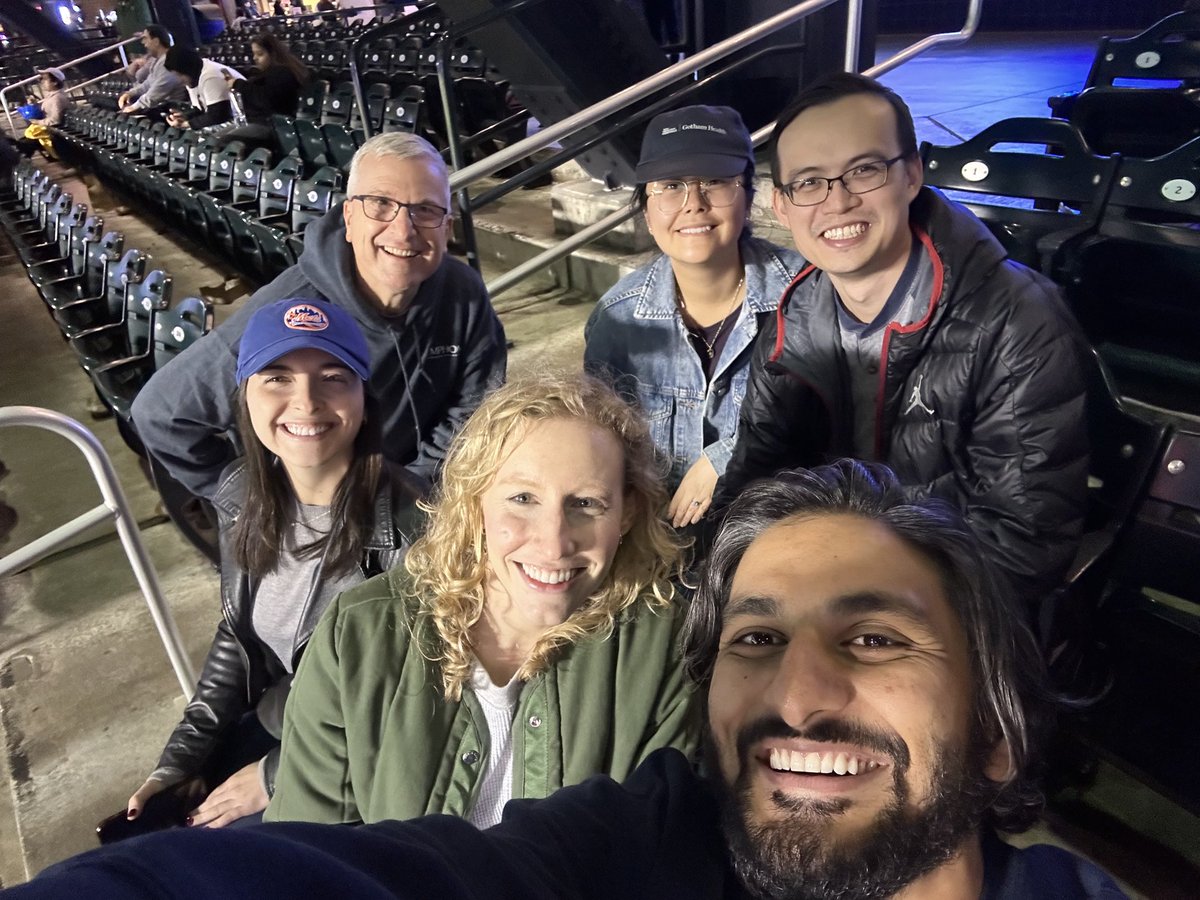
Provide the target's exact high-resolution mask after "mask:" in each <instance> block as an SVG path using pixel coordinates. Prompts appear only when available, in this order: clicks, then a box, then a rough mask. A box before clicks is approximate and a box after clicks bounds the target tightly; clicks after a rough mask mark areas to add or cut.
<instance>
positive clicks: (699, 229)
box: [679, 225, 713, 234]
mask: <svg viewBox="0 0 1200 900" xmlns="http://www.w3.org/2000/svg"><path fill="white" fill-rule="evenodd" d="M712 230H713V226H711V225H692V226H691V227H689V228H680V229H679V233H680V234H707V233H708V232H710V231H712Z"/></svg>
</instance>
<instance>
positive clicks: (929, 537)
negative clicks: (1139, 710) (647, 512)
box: [14, 461, 1125, 900]
mask: <svg viewBox="0 0 1200 900" xmlns="http://www.w3.org/2000/svg"><path fill="white" fill-rule="evenodd" d="M1012 599H1013V598H1012V596H1011V594H1008V593H1005V592H1003V591H1002V590H1001V589H1000V583H999V582H998V581H997V580H996V578H995V577H994V573H993V571H992V567H991V565H990V564H989V562H988V561H987V558H986V552H985V551H984V548H983V547H982V546H981V544H980V542H979V540H978V538H977V537H976V536H975V535H974V534H973V533H972V531H971V529H970V528H969V527H968V526H967V525H966V524H965V522H964V521H963V519H962V517H961V516H960V515H959V514H958V512H957V511H955V510H953V509H952V508H950V507H949V506H948V505H946V504H944V503H942V502H941V501H937V500H929V499H925V500H916V501H910V500H909V499H907V497H906V491H905V490H904V489H903V488H902V487H901V486H900V484H899V483H898V482H897V480H896V479H895V478H894V477H893V476H892V475H891V473H890V472H888V471H887V470H886V469H885V468H884V467H882V466H878V465H864V464H862V463H857V462H849V461H843V462H841V463H839V464H837V465H833V466H827V467H823V468H819V469H815V470H812V471H797V472H785V473H781V474H780V475H779V476H778V477H777V478H775V479H770V480H762V481H758V482H756V483H755V484H753V485H751V486H750V487H749V488H747V490H746V491H745V492H744V493H743V494H742V496H741V497H739V498H738V499H737V500H736V501H735V502H734V503H733V504H732V505H731V506H730V507H729V510H728V512H727V515H726V517H725V518H724V520H723V521H722V523H721V525H720V528H719V531H718V533H717V535H716V538H715V542H714V544H713V551H712V555H711V556H710V557H709V559H708V562H707V564H706V566H705V568H704V571H703V573H702V576H701V580H700V585H699V591H698V593H697V595H696V597H695V599H694V600H693V601H692V603H691V605H690V607H689V610H688V621H687V626H686V631H685V644H684V652H685V654H686V658H687V669H688V673H689V675H690V676H691V677H692V679H694V680H695V681H696V682H698V683H699V685H701V687H702V689H703V692H704V694H706V695H707V707H708V715H707V723H706V736H705V745H706V751H705V759H706V763H707V767H706V771H705V772H704V774H702V775H697V774H696V772H695V770H694V768H693V767H692V765H691V764H690V763H689V761H688V760H687V759H686V758H685V757H683V756H682V755H681V754H679V753H678V752H676V751H674V750H663V751H661V752H659V753H656V754H654V755H653V756H652V757H651V758H650V759H649V760H647V761H646V762H645V763H643V764H642V765H641V766H640V767H639V768H638V769H637V770H636V771H635V772H634V773H633V775H632V776H631V777H630V778H629V780H628V781H627V782H626V783H625V784H624V785H620V784H617V782H615V781H613V780H612V779H610V778H605V777H597V778H592V779H589V780H588V781H586V782H584V783H583V784H581V785H576V786H573V787H565V788H563V789H562V790H560V791H558V792H557V793H555V794H554V795H552V796H551V797H549V798H548V799H545V800H540V801H514V802H512V803H510V804H509V806H508V808H507V809H506V810H505V814H504V820H503V822H502V823H501V824H499V825H497V826H496V827H494V828H491V829H489V830H487V831H482V832H480V831H477V830H475V829H473V828H471V826H470V825H469V824H467V823H466V822H462V821H460V820H456V819H453V818H449V817H446V816H430V817H427V818H424V819H419V820H416V821H414V822H387V823H383V824H379V825H366V826H362V827H360V828H336V827H325V828H322V827H319V826H312V825H295V824H290V825H289V824H277V825H273V824H268V825H263V826H260V827H258V828H253V829H246V830H245V831H243V832H242V833H240V834H238V835H236V836H224V835H222V834H221V832H212V833H209V834H201V833H197V832H196V831H194V830H177V831H175V832H169V833H166V834H162V835H154V836H151V837H149V838H143V839H141V840H139V841H135V842H130V843H129V846H127V847H125V846H122V845H117V846H116V847H115V848H113V849H111V850H101V851H93V852H92V853H90V854H86V855H84V856H80V857H77V858H76V859H74V860H71V861H68V862H66V863H63V864H60V865H58V866H56V867H54V868H52V869H51V870H49V871H48V872H47V873H45V874H43V875H42V876H39V877H38V878H36V879H34V881H33V882H31V883H30V884H29V885H27V886H25V887H23V888H17V889H16V891H15V893H14V900H36V898H41V897H55V896H79V897H84V896H95V897H101V896H102V897H106V898H115V900H126V898H135V897H184V896H194V895H193V894H189V893H188V889H193V890H194V887H193V886H196V885H203V890H205V891H206V892H207V893H206V894H205V896H211V897H220V898H222V900H236V898H241V897H246V898H250V897H253V898H256V900H258V898H262V897H270V896H277V897H290V896H300V895H303V896H313V897H321V896H333V895H338V896H340V895H342V894H351V893H352V894H353V896H355V897H356V898H369V900H375V898H384V897H388V898H400V900H416V898H425V897H437V898H439V900H481V898H487V897H497V898H499V897H520V898H522V900H563V898H572V900H612V898H617V897H619V898H646V900H658V898H688V900H745V898H758V900H801V898H803V900H888V898H895V900H901V898H903V900H921V898H943V897H946V898H956V900H957V898H963V900H967V898H985V900H1085V898H1093V900H1119V898H1122V897H1125V894H1124V893H1123V892H1122V891H1121V890H1120V888H1119V887H1117V885H1116V884H1115V883H1114V882H1113V881H1112V879H1110V878H1109V877H1108V876H1107V875H1106V874H1105V873H1104V872H1103V871H1101V870H1100V869H1098V868H1097V867H1096V866H1094V865H1092V864H1091V863H1089V862H1087V861H1086V860H1083V859H1081V858H1079V857H1077V856H1074V855H1073V854H1071V853H1069V852H1067V851H1065V850H1062V849H1060V848H1058V847H1052V846H1048V845H1044V844H1035V845H1033V846H1029V847H1025V848H1024V849H1017V848H1016V847H1014V846H1011V845H1010V844H1008V843H1005V842H1003V841H1002V840H1000V839H999V837H998V836H997V835H996V831H997V830H1000V831H1003V832H1009V833H1015V832H1019V831H1022V830H1024V829H1025V828H1027V827H1028V825H1029V824H1030V823H1031V822H1032V821H1034V820H1035V819H1036V818H1037V816H1038V813H1039V810H1040V808H1041V793H1040V791H1039V790H1038V788H1037V784H1036V779H1035V775H1036V770H1037V761H1038V758H1039V746H1038V744H1039V737H1040V736H1041V734H1042V733H1043V731H1044V726H1045V725H1046V724H1047V723H1048V721H1049V718H1050V715H1049V714H1050V712H1051V710H1050V708H1049V704H1048V703H1047V693H1046V687H1045V683H1044V680H1043V675H1044V673H1043V670H1042V666H1041V661H1040V659H1039V656H1038V651H1037V647H1036V644H1035V643H1034V640H1033V637H1032V635H1031V633H1030V632H1029V631H1028V629H1026V628H1025V627H1024V625H1023V624H1022V623H1021V621H1020V616H1018V615H1016V614H1015V610H1014V606H1013V603H1012V602H1011V601H1012ZM335 726H336V722H335V721H333V720H330V725H329V727H330V729H331V730H333V728H334V727H335ZM401 766H402V763H397V764H396V765H395V766H394V767H393V768H400V767H401ZM246 873H253V878H248V877H247V875H246ZM351 885H352V886H353V887H352V888H351V887H349V886H351Z"/></svg>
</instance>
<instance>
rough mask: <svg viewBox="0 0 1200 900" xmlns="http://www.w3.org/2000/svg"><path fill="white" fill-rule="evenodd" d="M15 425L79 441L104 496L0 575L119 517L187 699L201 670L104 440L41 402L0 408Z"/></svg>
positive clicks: (0, 417) (9, 559)
mask: <svg viewBox="0 0 1200 900" xmlns="http://www.w3.org/2000/svg"><path fill="white" fill-rule="evenodd" d="M10 425H25V426H29V427H32V428H42V429H45V430H46V431H51V432H54V433H55V434H57V435H61V436H62V437H65V438H66V439H67V440H69V441H70V442H71V443H72V444H74V445H75V446H76V447H77V448H78V449H79V451H80V452H81V453H82V454H83V455H84V458H85V459H87V462H88V465H89V466H90V467H91V470H92V477H94V478H95V479H96V484H97V485H99V487H100V494H101V496H102V497H103V502H102V503H101V504H100V505H99V506H97V507H95V508H94V509H91V510H88V511H87V512H85V513H83V515H80V516H76V517H75V518H74V519H72V520H71V521H70V522H67V523H65V524H64V525H60V526H59V527H58V528H55V529H54V530H53V531H50V532H48V533H47V534H44V535H42V536H41V537H40V538H37V539H36V540H33V541H31V542H29V543H28V544H26V545H25V546H24V547H21V548H20V549H18V550H14V551H13V552H12V553H9V554H8V555H7V556H4V557H3V558H0V578H3V577H6V576H8V575H11V574H13V573H14V572H19V571H21V570H22V569H25V568H27V567H29V566H31V565H33V564H34V563H36V562H37V561H38V560H40V559H42V558H44V557H45V556H47V555H48V554H50V553H53V552H54V551H55V550H57V549H58V548H59V547H61V546H63V545H64V544H66V543H67V542H68V541H69V540H71V539H72V538H73V537H75V536H77V535H79V534H82V533H83V532H84V531H87V530H88V529H89V528H92V527H94V526H96V525H99V524H101V523H103V522H108V521H113V520H116V523H117V534H118V536H119V537H120V538H121V544H122V546H123V547H124V548H125V555H126V556H127V557H128V558H129V565H130V567H131V568H132V569H133V574H134V577H135V578H137V582H138V586H139V587H140V588H141V589H142V595H143V596H144V597H145V598H146V605H147V606H149V607H150V616H151V618H153V619H154V627H155V628H157V629H158V636H159V637H160V638H161V639H162V642H163V647H165V648H166V651H167V657H168V658H169V659H170V661H171V668H172V669H174V670H175V677H176V678H177V679H178V680H179V687H180V689H181V690H182V691H183V697H184V699H185V700H186V699H188V698H189V697H191V696H192V691H193V690H194V688H195V685H196V673H195V671H194V670H193V669H192V664H191V661H190V660H189V659H188V656H187V652H186V651H185V650H184V647H183V640H182V638H181V637H180V635H179V629H178V628H176V626H175V619H174V618H173V617H172V616H171V611H170V609H169V608H168V607H167V604H166V601H165V600H164V599H163V595H162V589H161V588H160V587H159V584H158V575H157V573H156V572H155V571H154V563H153V562H151V560H150V555H149V554H148V553H147V552H146V547H145V545H144V544H143V543H142V540H141V537H140V535H139V534H138V529H137V520H136V519H135V518H134V517H133V512H132V510H131V509H130V508H129V501H128V500H126V499H125V492H124V491H122V490H121V483H120V482H119V481H118V480H117V473H116V470H115V469H114V468H113V464H112V460H111V459H109V457H108V453H106V452H105V450H104V447H103V445H102V444H101V443H100V441H99V440H98V439H97V437H96V436H95V435H94V434H92V432H90V431H88V430H87V429H86V428H84V427H83V426H82V425H81V424H79V423H78V422H76V421H75V420H74V419H72V418H70V417H69V416H64V415H63V414H62V413H59V412H54V411H53V410H49V409H41V408H39V407H36V406H6V407H3V408H0V428H3V427H5V426H10Z"/></svg>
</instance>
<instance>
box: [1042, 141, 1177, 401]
mask: <svg viewBox="0 0 1200 900" xmlns="http://www.w3.org/2000/svg"><path fill="white" fill-rule="evenodd" d="M1198 183H1200V138H1198V139H1197V140H1194V141H1192V142H1191V143H1189V144H1187V145H1185V146H1183V147H1181V148H1179V149H1178V150H1175V151H1173V152H1172V153H1169V154H1166V155H1164V156H1161V157H1158V158H1156V159H1150V160H1143V159H1126V160H1123V161H1122V162H1121V168H1120V171H1119V172H1118V176H1117V181H1116V185H1115V187H1114V188H1113V191H1112V196H1111V197H1110V199H1109V201H1108V204H1107V205H1106V206H1105V209H1104V213H1103V215H1102V216H1101V217H1100V221H1099V223H1098V225H1097V228H1096V230H1095V233H1094V234H1093V235H1091V236H1089V237H1088V238H1087V239H1086V240H1084V241H1083V242H1082V243H1081V244H1080V245H1079V246H1078V247H1077V248H1075V249H1074V250H1073V251H1072V253H1071V254H1069V256H1068V258H1067V261H1066V265H1065V267H1064V269H1063V272H1062V278H1063V283H1064V285H1065V291H1066V296H1067V299H1068V301H1069V302H1070V303H1071V306H1072V308H1073V309H1074V311H1075V314H1076V316H1077V317H1078V318H1079V320H1080V323H1081V324H1082V325H1083V328H1084V331H1085V332H1086V333H1087V335H1088V337H1089V338H1090V339H1091V340H1092V342H1093V343H1094V344H1095V345H1096V346H1097V349H1098V350H1099V352H1100V354H1101V356H1102V357H1103V358H1104V361H1105V362H1106V363H1107V364H1108V366H1109V367H1110V368H1111V369H1112V371H1113V373H1114V376H1115V378H1116V380H1117V383H1118V385H1119V386H1120V390H1121V393H1122V395H1124V396H1128V397H1133V398H1134V399H1137V400H1140V401H1142V402H1145V403H1149V404H1152V405H1155V406H1159V407H1163V408H1166V409H1171V410H1176V411H1182V412H1185V413H1189V414H1192V415H1200V343H1197V341H1196V335H1197V334H1200V305H1198V304H1197V303H1196V298H1197V297H1200V229H1198V228H1197V222H1198V221H1200V197H1197V196H1196V185H1197V184H1198Z"/></svg>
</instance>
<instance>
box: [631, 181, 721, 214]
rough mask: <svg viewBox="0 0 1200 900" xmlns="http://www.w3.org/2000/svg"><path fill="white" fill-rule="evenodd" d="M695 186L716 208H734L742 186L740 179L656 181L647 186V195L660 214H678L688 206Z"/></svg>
mask: <svg viewBox="0 0 1200 900" xmlns="http://www.w3.org/2000/svg"><path fill="white" fill-rule="evenodd" d="M693 185H695V187H696V190H697V191H698V192H699V193H700V194H701V196H703V197H704V200H705V202H706V203H707V204H708V205H709V206H711V207H714V208H717V209H719V208H721V207H724V206H732V205H733V201H734V199H735V198H736V197H737V192H738V188H740V187H741V186H742V180H741V179H740V178H700V179H695V180H693V181H683V180H680V179H669V180H667V181H655V182H651V184H650V185H647V186H646V195H647V196H650V197H653V198H654V202H655V204H656V205H657V206H658V209H659V211H660V212H662V213H664V214H666V215H670V214H671V213H677V212H679V211H680V210H681V209H683V207H684V206H685V205H686V204H687V199H688V194H689V193H690V192H691V190H692V186H693Z"/></svg>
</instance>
